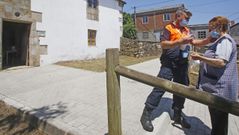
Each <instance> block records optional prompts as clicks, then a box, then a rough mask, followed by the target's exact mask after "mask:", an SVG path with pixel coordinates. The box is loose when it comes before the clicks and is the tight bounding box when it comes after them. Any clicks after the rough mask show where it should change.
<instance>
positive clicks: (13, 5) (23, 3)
mask: <svg viewBox="0 0 239 135" xmlns="http://www.w3.org/2000/svg"><path fill="white" fill-rule="evenodd" d="M41 19H42V14H41V13H40V12H33V11H31V0H1V1H0V69H1V68H2V54H1V52H2V35H1V34H2V23H3V21H9V22H16V23H25V24H29V25H31V29H30V35H29V50H28V56H29V58H28V59H27V63H26V65H29V66H39V65H40V53H39V49H38V48H39V37H38V35H37V31H36V23H37V22H41V21H42V20H41Z"/></svg>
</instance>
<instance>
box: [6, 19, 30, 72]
mask: <svg viewBox="0 0 239 135" xmlns="http://www.w3.org/2000/svg"><path fill="white" fill-rule="evenodd" d="M30 28H31V24H26V23H16V22H8V21H3V33H2V35H3V36H2V54H3V68H9V67H14V66H21V65H28V63H27V61H28V47H29V35H30Z"/></svg>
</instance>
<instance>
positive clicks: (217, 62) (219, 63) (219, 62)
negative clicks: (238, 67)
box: [191, 52, 226, 68]
mask: <svg viewBox="0 0 239 135" xmlns="http://www.w3.org/2000/svg"><path fill="white" fill-rule="evenodd" d="M191 57H192V59H193V60H200V61H203V62H205V63H206V64H208V65H210V66H213V67H217V68H222V67H224V66H225V65H226V61H225V60H223V59H220V58H208V57H205V56H202V55H199V54H198V53H195V52H193V53H192V54H191Z"/></svg>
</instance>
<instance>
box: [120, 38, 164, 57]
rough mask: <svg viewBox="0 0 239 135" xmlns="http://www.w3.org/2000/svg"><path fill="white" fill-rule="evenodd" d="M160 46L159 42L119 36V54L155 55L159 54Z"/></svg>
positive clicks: (135, 55)
mask: <svg viewBox="0 0 239 135" xmlns="http://www.w3.org/2000/svg"><path fill="white" fill-rule="evenodd" d="M161 52H162V51H161V47H160V45H159V42H148V41H137V40H132V39H127V38H121V43H120V54H121V55H127V56H133V57H137V58H138V57H145V56H157V55H160V54H161Z"/></svg>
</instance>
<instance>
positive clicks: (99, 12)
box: [31, 0, 125, 65]
mask: <svg viewBox="0 0 239 135" xmlns="http://www.w3.org/2000/svg"><path fill="white" fill-rule="evenodd" d="M124 4H125V3H124V1H123V0H32V1H31V8H32V10H33V11H37V12H41V13H42V22H41V23H37V30H38V34H39V35H40V36H41V37H40V45H42V46H45V48H46V50H47V52H45V54H44V55H41V56H40V64H41V65H44V64H50V63H55V62H57V61H64V60H75V59H91V58H97V57H102V56H104V54H105V49H106V48H119V47H120V37H121V36H122V23H123V16H122V8H123V5H124ZM42 46H41V47H42Z"/></svg>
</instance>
